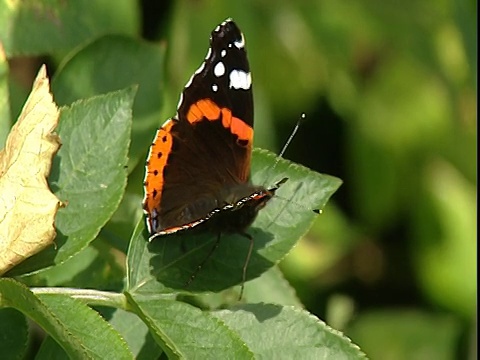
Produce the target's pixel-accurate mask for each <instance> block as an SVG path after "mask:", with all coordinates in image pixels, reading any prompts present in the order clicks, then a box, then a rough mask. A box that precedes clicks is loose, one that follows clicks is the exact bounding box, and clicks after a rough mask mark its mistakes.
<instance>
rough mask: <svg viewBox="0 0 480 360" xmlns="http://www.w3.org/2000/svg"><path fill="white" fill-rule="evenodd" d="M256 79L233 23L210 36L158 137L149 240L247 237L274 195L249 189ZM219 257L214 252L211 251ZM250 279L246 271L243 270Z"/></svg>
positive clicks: (151, 165)
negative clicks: (203, 234) (196, 232)
mask: <svg viewBox="0 0 480 360" xmlns="http://www.w3.org/2000/svg"><path fill="white" fill-rule="evenodd" d="M252 144H253V97H252V78H251V73H250V67H249V64H248V60H247V53H246V50H245V38H244V36H243V34H242V33H241V31H240V30H239V28H238V27H237V25H236V24H235V23H234V22H233V21H232V20H231V19H227V20H226V21H224V22H223V23H222V24H220V25H219V26H218V27H217V28H216V29H214V30H213V31H212V33H211V37H210V48H209V50H208V53H207V56H206V58H205V61H204V62H203V63H202V65H201V66H200V68H199V69H198V70H197V71H195V73H194V74H193V75H192V77H191V79H190V80H189V81H188V83H187V85H186V86H185V89H184V90H183V93H182V95H181V97H180V101H179V105H178V109H177V114H176V115H175V116H174V117H173V118H172V119H169V120H168V121H167V122H165V124H164V125H163V126H162V127H161V128H160V129H159V130H158V131H157V134H156V136H155V140H154V142H153V144H152V145H151V147H150V153H149V155H148V159H147V163H146V175H145V182H144V186H145V198H144V201H143V208H144V211H145V213H146V215H147V220H146V221H147V227H148V231H149V234H150V237H149V240H150V241H151V240H153V239H154V238H155V237H157V236H162V235H167V234H172V233H176V232H179V231H183V230H188V229H192V228H197V226H198V227H199V228H200V229H205V230H208V231H210V232H212V233H215V234H217V235H218V237H217V244H218V241H219V239H220V234H222V233H239V234H242V235H244V236H245V237H247V238H248V239H250V250H249V253H248V256H247V262H248V260H249V257H250V253H251V250H252V246H253V239H252V237H251V236H250V235H249V234H247V233H246V232H245V231H246V229H247V228H248V226H249V225H250V224H251V223H252V222H253V220H254V219H255V217H256V215H257V212H258V211H259V210H260V209H261V208H263V207H264V206H265V204H266V203H267V202H268V201H269V200H270V199H271V198H272V197H273V196H274V193H275V190H276V189H277V188H273V189H266V188H264V187H262V186H255V185H253V184H252V183H251V182H250V160H251V154H252ZM212 251H213V249H212ZM243 275H244V279H245V269H244V274H243Z"/></svg>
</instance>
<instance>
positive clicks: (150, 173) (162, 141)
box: [144, 121, 174, 213]
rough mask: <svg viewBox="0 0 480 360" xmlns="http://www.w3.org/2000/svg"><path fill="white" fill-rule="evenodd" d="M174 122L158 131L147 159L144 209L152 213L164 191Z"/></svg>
mask: <svg viewBox="0 0 480 360" xmlns="http://www.w3.org/2000/svg"><path fill="white" fill-rule="evenodd" d="M173 125H174V122H173V121H168V122H167V123H166V124H165V125H164V126H163V127H162V128H160V129H158V131H157V135H156V136H155V140H154V142H153V144H152V146H151V147H150V154H149V157H148V159H147V173H146V176H145V199H144V209H145V210H146V211H148V212H149V213H151V212H152V211H153V209H155V208H157V207H158V204H159V202H160V196H161V193H162V190H163V182H164V177H163V170H164V169H165V166H166V165H167V160H168V156H169V155H170V151H171V149H172V145H173V138H172V135H171V128H172V126H173Z"/></svg>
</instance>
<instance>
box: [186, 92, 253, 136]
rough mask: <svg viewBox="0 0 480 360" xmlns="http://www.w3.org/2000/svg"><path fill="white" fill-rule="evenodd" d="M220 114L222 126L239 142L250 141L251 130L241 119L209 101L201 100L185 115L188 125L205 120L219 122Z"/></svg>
mask: <svg viewBox="0 0 480 360" xmlns="http://www.w3.org/2000/svg"><path fill="white" fill-rule="evenodd" d="M220 113H221V114H222V116H221V118H222V125H223V127H224V128H226V129H229V130H230V131H231V132H232V134H235V135H237V136H238V138H239V139H241V140H247V141H252V139H253V128H252V127H251V126H250V125H248V124H247V123H245V122H244V121H243V120H242V119H240V118H237V117H235V116H232V112H231V111H230V110H229V109H227V108H220V107H218V105H217V104H215V103H214V102H213V101H212V100H210V99H202V100H199V101H197V102H196V103H195V104H193V105H192V106H190V109H189V110H188V114H187V120H188V122H190V123H192V124H193V123H195V122H197V121H201V120H203V118H206V119H207V120H209V121H214V120H219V119H220Z"/></svg>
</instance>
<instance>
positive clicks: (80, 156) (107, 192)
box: [9, 88, 135, 275]
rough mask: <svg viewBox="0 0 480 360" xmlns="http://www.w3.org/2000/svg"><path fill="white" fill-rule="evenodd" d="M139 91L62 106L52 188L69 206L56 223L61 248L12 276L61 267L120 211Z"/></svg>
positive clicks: (50, 250) (43, 254)
mask: <svg viewBox="0 0 480 360" xmlns="http://www.w3.org/2000/svg"><path fill="white" fill-rule="evenodd" d="M134 95H135V90H134V89H132V88H130V89H126V90H122V91H118V92H114V93H110V94H107V95H102V96H98V97H95V98H91V99H89V100H86V101H79V102H76V103H74V104H73V105H72V106H71V107H66V108H63V110H62V112H61V119H60V126H59V129H58V133H59V135H60V138H61V141H62V147H61V148H60V151H59V152H58V154H57V156H56V157H55V158H54V166H53V168H52V173H51V174H50V186H51V188H52V190H53V191H54V193H55V195H57V197H59V198H60V199H61V200H62V201H64V202H65V203H66V207H65V208H64V209H60V210H59V212H58V214H57V217H56V221H55V225H56V228H57V238H56V240H55V244H56V247H55V248H54V247H50V248H47V249H45V250H44V251H42V252H40V253H38V254H36V255H34V256H32V257H30V258H29V259H27V260H26V261H24V262H23V263H21V264H19V265H18V266H17V267H15V268H14V269H12V271H10V274H9V275H12V274H14V275H18V274H24V273H30V272H33V271H37V270H39V269H42V268H45V267H48V266H52V265H54V264H61V263H63V262H64V261H66V260H67V259H69V258H71V257H72V256H73V255H75V254H77V253H78V252H80V251H81V250H82V249H84V248H85V247H86V246H87V245H88V244H89V243H90V242H91V241H92V240H93V239H95V237H96V236H97V234H98V232H99V231H100V229H101V228H102V226H103V225H105V223H106V222H107V220H108V219H109V218H110V217H111V216H112V214H113V212H114V211H115V209H116V208H117V206H118V204H119V203H120V200H121V198H122V196H123V192H124V190H125V185H126V182H127V171H126V169H125V165H126V163H127V152H128V146H129V142H130V130H131V124H132V112H131V109H132V103H133V97H134Z"/></svg>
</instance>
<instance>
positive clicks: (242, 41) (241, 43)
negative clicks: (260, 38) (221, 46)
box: [233, 34, 245, 49]
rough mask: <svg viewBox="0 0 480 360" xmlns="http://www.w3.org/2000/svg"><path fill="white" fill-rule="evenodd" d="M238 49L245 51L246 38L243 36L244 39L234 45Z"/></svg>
mask: <svg viewBox="0 0 480 360" xmlns="http://www.w3.org/2000/svg"><path fill="white" fill-rule="evenodd" d="M233 44H234V45H235V46H236V47H237V49H243V48H244V47H245V37H244V36H243V34H242V38H241V39H240V40H237V41H235V42H234V43H233Z"/></svg>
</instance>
